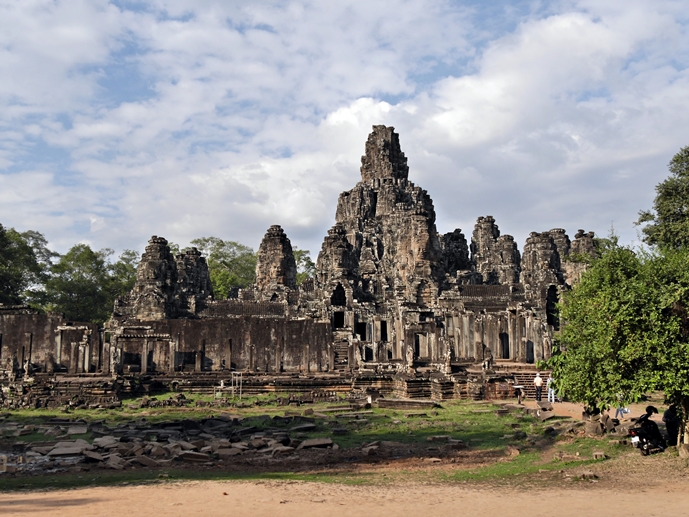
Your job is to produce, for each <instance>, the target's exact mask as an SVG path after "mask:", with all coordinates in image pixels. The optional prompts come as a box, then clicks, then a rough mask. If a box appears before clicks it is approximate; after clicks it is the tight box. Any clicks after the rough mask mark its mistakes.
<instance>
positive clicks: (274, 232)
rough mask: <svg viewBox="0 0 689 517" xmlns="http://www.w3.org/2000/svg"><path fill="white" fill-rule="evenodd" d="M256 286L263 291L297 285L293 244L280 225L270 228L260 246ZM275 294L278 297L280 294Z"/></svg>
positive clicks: (292, 287) (294, 287)
mask: <svg viewBox="0 0 689 517" xmlns="http://www.w3.org/2000/svg"><path fill="white" fill-rule="evenodd" d="M256 287H257V288H258V290H259V291H261V292H263V293H268V292H269V291H274V290H278V289H281V288H289V289H296V287H297V263H296V262H295V260H294V254H293V253H292V244H291V243H290V240H289V239H288V238H287V235H285V232H284V230H283V229H282V228H281V227H280V226H278V225H273V226H271V227H270V228H268V231H267V232H266V234H265V236H264V237H263V240H262V241H261V245H260V247H259V248H258V261H257V262H256ZM273 295H274V296H275V297H276V299H277V297H278V295H276V294H275V293H273Z"/></svg>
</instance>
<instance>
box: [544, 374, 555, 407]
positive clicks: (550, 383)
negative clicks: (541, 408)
mask: <svg viewBox="0 0 689 517" xmlns="http://www.w3.org/2000/svg"><path fill="white" fill-rule="evenodd" d="M545 388H546V390H548V402H552V403H553V404H555V379H553V374H552V373H549V374H548V378H547V379H546V381H545Z"/></svg>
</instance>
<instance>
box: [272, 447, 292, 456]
mask: <svg viewBox="0 0 689 517" xmlns="http://www.w3.org/2000/svg"><path fill="white" fill-rule="evenodd" d="M293 451H294V447H285V446H284V445H278V446H277V447H275V448H274V449H273V451H272V453H271V454H272V456H281V455H285V454H290V453H291V452H293Z"/></svg>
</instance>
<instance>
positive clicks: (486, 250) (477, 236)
mask: <svg viewBox="0 0 689 517" xmlns="http://www.w3.org/2000/svg"><path fill="white" fill-rule="evenodd" d="M471 257H472V260H473V262H474V264H475V266H476V271H477V272H478V273H480V274H481V277H482V281H483V283H485V284H516V283H518V282H519V271H520V262H521V257H520V255H519V250H518V249H517V244H516V243H515V242H514V238H513V237H512V236H511V235H500V230H499V229H498V225H497V224H495V218H493V216H491V215H488V216H486V217H479V218H478V220H477V221H476V225H475V226H474V233H473V235H472V239H471Z"/></svg>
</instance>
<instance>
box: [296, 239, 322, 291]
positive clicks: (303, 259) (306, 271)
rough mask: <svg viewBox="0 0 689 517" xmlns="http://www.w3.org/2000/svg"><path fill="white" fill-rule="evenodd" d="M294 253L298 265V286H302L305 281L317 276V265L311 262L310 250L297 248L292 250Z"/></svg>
mask: <svg viewBox="0 0 689 517" xmlns="http://www.w3.org/2000/svg"><path fill="white" fill-rule="evenodd" d="M292 253H293V254H294V260H295V262H296V263H297V285H301V284H302V282H303V281H304V280H306V279H307V278H311V277H312V276H314V275H315V274H316V264H314V263H313V260H311V252H310V251H309V250H300V249H299V248H296V247H295V248H292Z"/></svg>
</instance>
